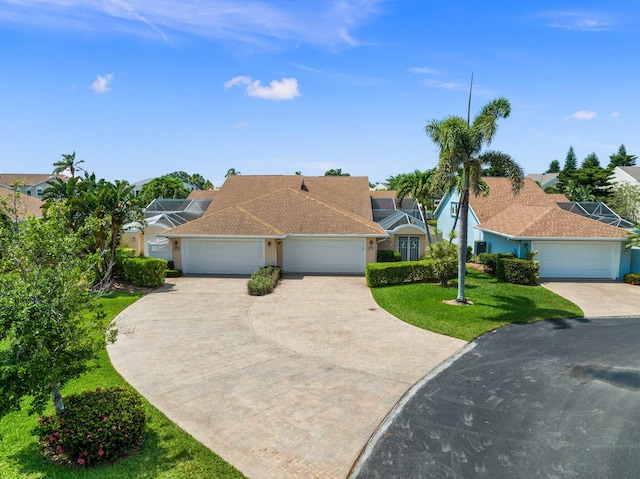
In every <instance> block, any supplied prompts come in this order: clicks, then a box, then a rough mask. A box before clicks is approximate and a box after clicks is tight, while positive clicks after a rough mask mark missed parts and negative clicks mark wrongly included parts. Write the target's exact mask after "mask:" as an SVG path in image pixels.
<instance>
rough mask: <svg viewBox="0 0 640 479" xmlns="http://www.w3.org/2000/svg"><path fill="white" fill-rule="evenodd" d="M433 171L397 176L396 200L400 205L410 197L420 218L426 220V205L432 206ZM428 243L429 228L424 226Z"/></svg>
mask: <svg viewBox="0 0 640 479" xmlns="http://www.w3.org/2000/svg"><path fill="white" fill-rule="evenodd" d="M434 172H435V169H431V170H426V171H420V170H415V171H414V172H413V173H405V174H402V175H398V176H399V179H398V182H397V184H396V198H397V199H398V201H399V202H400V203H402V200H403V199H404V198H406V197H407V196H411V197H412V198H413V199H414V200H415V201H416V202H417V203H418V207H419V208H420V211H421V213H422V217H423V218H424V219H425V221H426V219H427V212H426V209H427V205H432V204H433V196H432V194H431V190H432V185H431V182H432V179H433V175H434ZM425 227H426V229H427V236H428V238H429V243H431V235H430V234H429V226H427V225H426V224H425Z"/></svg>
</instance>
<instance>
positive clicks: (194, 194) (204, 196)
mask: <svg viewBox="0 0 640 479" xmlns="http://www.w3.org/2000/svg"><path fill="white" fill-rule="evenodd" d="M219 192H220V190H219V189H217V190H191V192H190V193H189V196H187V198H189V199H190V200H212V199H214V198H215V197H216V196H217V195H218V193H219Z"/></svg>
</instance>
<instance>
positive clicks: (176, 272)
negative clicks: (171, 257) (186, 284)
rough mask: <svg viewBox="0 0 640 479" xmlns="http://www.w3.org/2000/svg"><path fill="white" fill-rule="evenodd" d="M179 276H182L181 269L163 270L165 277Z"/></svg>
mask: <svg viewBox="0 0 640 479" xmlns="http://www.w3.org/2000/svg"><path fill="white" fill-rule="evenodd" d="M180 276H182V270H181V269H167V270H165V272H164V277H165V278H179V277H180Z"/></svg>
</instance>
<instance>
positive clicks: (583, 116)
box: [567, 110, 598, 120]
mask: <svg viewBox="0 0 640 479" xmlns="http://www.w3.org/2000/svg"><path fill="white" fill-rule="evenodd" d="M596 116H598V113H597V112H595V111H590V110H579V111H577V112H575V113H574V114H573V115H569V116H568V117H567V118H571V119H574V120H592V119H593V118H595V117H596Z"/></svg>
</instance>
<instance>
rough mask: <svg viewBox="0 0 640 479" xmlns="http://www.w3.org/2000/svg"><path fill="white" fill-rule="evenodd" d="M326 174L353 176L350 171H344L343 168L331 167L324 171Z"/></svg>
mask: <svg viewBox="0 0 640 479" xmlns="http://www.w3.org/2000/svg"><path fill="white" fill-rule="evenodd" d="M324 176H351V175H350V174H349V173H343V172H342V168H336V169H333V168H332V169H330V170H328V171H325V172H324Z"/></svg>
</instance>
